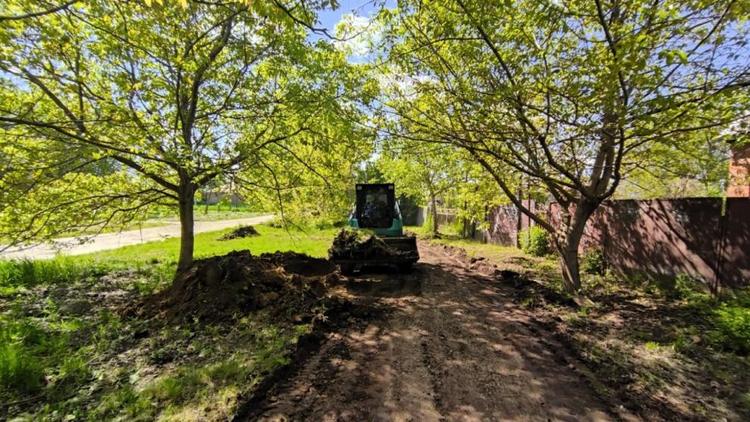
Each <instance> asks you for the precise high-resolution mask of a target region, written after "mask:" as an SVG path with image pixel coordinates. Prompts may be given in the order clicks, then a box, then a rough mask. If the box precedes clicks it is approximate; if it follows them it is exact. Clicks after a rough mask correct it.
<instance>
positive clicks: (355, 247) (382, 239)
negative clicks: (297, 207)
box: [328, 183, 419, 274]
mask: <svg viewBox="0 0 750 422" xmlns="http://www.w3.org/2000/svg"><path fill="white" fill-rule="evenodd" d="M355 192H356V201H355V204H354V208H353V209H352V212H351V214H350V215H349V230H342V231H341V233H339V234H338V236H337V237H336V239H334V242H333V246H331V249H330V250H329V251H328V254H329V258H330V259H331V261H332V262H334V263H335V264H338V265H339V268H340V269H341V272H342V273H344V274H351V273H354V272H355V271H358V270H361V269H362V268H363V267H367V266H389V267H396V268H397V269H398V270H400V271H408V270H410V269H411V267H412V265H413V264H414V263H415V262H417V261H418V260H419V252H418V251H417V239H416V237H415V236H413V235H411V236H409V235H404V224H403V219H402V217H401V210H400V209H399V206H398V202H397V201H396V192H395V187H394V185H393V183H378V184H372V183H369V184H364V183H361V184H357V185H356V190H355ZM363 234H366V235H369V236H363Z"/></svg>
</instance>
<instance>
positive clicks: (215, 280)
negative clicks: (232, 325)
mask: <svg viewBox="0 0 750 422" xmlns="http://www.w3.org/2000/svg"><path fill="white" fill-rule="evenodd" d="M334 270H335V267H334V266H333V265H332V264H331V263H330V262H328V261H326V260H324V259H317V258H311V257H309V256H306V255H302V254H297V253H294V252H276V253H273V254H263V255H260V256H253V255H251V254H250V252H249V251H235V252H231V253H229V254H227V255H224V256H217V257H212V258H207V259H200V260H197V261H195V262H194V263H193V265H192V266H191V267H190V268H189V269H188V270H187V271H184V272H183V273H182V274H180V275H178V276H177V278H176V279H175V281H174V282H173V284H172V286H170V287H169V288H168V289H166V290H165V291H162V292H160V293H157V294H156V295H154V296H153V297H151V298H150V299H149V300H147V302H146V303H145V304H144V306H143V307H142V310H143V311H145V312H149V313H153V314H158V315H161V316H165V317H166V318H168V319H190V320H194V319H198V320H201V321H209V320H213V321H216V320H224V319H234V318H237V317H241V316H243V315H246V314H247V313H249V312H252V311H257V310H261V309H267V310H268V311H269V312H270V313H271V314H272V315H278V316H280V317H291V318H292V319H300V318H302V319H305V318H308V317H309V316H310V315H311V310H312V308H314V307H315V306H316V305H317V304H318V303H319V302H320V301H321V300H322V299H324V298H325V296H326V293H327V290H328V286H329V285H330V284H334V283H335V282H336V281H337V276H336V275H335V273H334Z"/></svg>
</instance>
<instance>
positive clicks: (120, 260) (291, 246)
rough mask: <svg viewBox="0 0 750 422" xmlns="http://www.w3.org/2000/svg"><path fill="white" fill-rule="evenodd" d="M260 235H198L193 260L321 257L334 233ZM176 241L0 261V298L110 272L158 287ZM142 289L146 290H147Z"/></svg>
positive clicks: (269, 231) (270, 231)
mask: <svg viewBox="0 0 750 422" xmlns="http://www.w3.org/2000/svg"><path fill="white" fill-rule="evenodd" d="M257 229H258V231H259V232H260V233H261V236H256V237H250V238H244V239H233V240H219V238H220V237H221V236H222V235H223V234H225V233H227V232H229V231H230V230H231V229H226V230H222V231H217V232H207V233H201V234H198V235H196V236H195V256H196V258H204V257H210V256H216V255H224V254H226V253H228V252H231V251H234V250H244V249H248V250H250V251H251V252H252V253H254V254H261V253H264V252H275V251H279V250H280V251H287V250H293V251H297V252H300V253H305V254H308V255H310V256H315V257H325V256H326V255H327V252H328V248H329V247H330V244H331V241H332V240H333V237H334V236H335V233H336V229H323V230H310V231H306V232H303V231H300V230H297V229H295V230H290V231H289V232H287V231H286V230H284V229H280V228H274V227H270V226H268V225H259V226H257ZM179 247H180V241H179V239H178V238H169V239H165V240H161V241H155V242H147V243H142V244H138V245H130V246H125V247H122V248H119V249H112V250H107V251H102V252H96V253H92V254H86V255H77V256H58V257H55V258H52V259H44V260H0V297H1V296H4V295H5V296H7V295H9V294H13V293H14V292H15V291H16V290H17V289H22V288H29V287H33V286H38V285H55V284H64V283H72V282H79V281H82V280H88V279H91V278H95V277H100V276H102V275H105V274H107V273H110V272H113V271H126V270H127V271H135V272H136V273H139V274H141V276H142V277H141V278H142V279H149V280H151V281H154V280H155V281H156V283H155V284H156V285H161V284H163V283H165V282H168V280H169V279H171V276H172V272H173V271H174V267H175V265H176V263H177V257H178V253H179ZM143 288H145V289H148V287H147V286H145V285H144V286H143Z"/></svg>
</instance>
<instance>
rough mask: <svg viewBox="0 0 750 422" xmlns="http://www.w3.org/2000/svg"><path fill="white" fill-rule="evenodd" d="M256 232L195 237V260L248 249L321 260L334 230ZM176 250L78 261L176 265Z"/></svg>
mask: <svg viewBox="0 0 750 422" xmlns="http://www.w3.org/2000/svg"><path fill="white" fill-rule="evenodd" d="M256 228H257V230H258V231H259V232H260V234H261V235H260V236H255V237H248V238H243V239H233V240H219V238H220V237H221V236H222V235H223V234H225V233H227V232H229V231H231V229H227V230H222V231H218V232H208V233H201V234H198V235H196V236H195V257H196V258H202V257H209V256H216V255H224V254H226V253H228V252H231V251H235V250H243V249H248V250H250V252H252V253H253V254H261V253H264V252H275V251H287V250H293V251H296V252H300V253H304V254H307V255H310V256H315V257H324V256H326V255H327V253H328V248H329V247H330V245H331V241H332V240H333V237H334V236H335V234H336V230H335V229H327V230H311V231H308V232H302V231H300V230H290V231H289V232H287V231H286V230H284V229H280V228H274V227H270V226H268V225H259V226H257V227H256ZM179 248H180V240H179V239H178V238H170V239H165V240H162V241H157V242H148V243H143V244H140V245H131V246H125V247H122V248H119V249H113V250H109V251H102V252H97V253H93V254H88V255H81V256H80V258H81V259H90V260H93V261H94V262H113V261H114V262H118V261H125V262H129V263H150V262H168V263H176V262H177V255H178V253H179Z"/></svg>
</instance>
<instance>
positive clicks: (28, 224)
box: [0, 1, 366, 269]
mask: <svg viewBox="0 0 750 422" xmlns="http://www.w3.org/2000/svg"><path fill="white" fill-rule="evenodd" d="M150 3H151V2H145V3H140V2H132V3H127V4H125V3H121V2H109V1H97V2H85V4H84V3H83V2H81V3H65V5H64V7H60V8H54V10H52V9H49V10H52V11H51V12H49V13H39V14H37V13H34V12H21V13H20V14H19V15H17V16H22V18H19V19H11V20H8V22H7V23H4V27H3V29H2V30H0V41H2V45H3V47H2V48H0V130H2V138H1V139H2V141H0V142H2V143H3V147H4V148H5V149H8V151H9V153H10V154H11V155H16V158H17V159H16V160H15V163H14V165H13V166H12V168H6V169H5V171H6V174H5V175H4V176H3V184H4V187H6V188H8V189H9V191H13V192H16V193H17V195H16V196H14V197H13V198H15V200H18V199H20V198H23V199H24V201H25V203H26V205H28V206H26V207H5V208H4V209H3V210H4V211H7V212H6V214H5V215H0V224H3V227H2V229H3V231H4V233H3V235H2V236H0V237H4V238H10V239H12V240H13V241H14V242H20V241H28V240H33V239H38V238H42V237H44V236H51V235H53V234H56V233H59V232H61V231H66V230H68V229H70V228H71V227H72V228H79V227H80V226H82V225H83V226H91V225H97V224H108V223H110V222H112V221H113V219H116V218H125V217H123V216H131V217H132V215H133V214H134V213H137V212H139V211H142V210H143V209H144V208H145V207H148V206H151V205H153V204H168V205H172V206H175V205H176V206H177V207H178V209H179V215H180V223H181V228H182V229H181V243H180V255H179V261H178V269H184V268H186V267H187V266H189V265H190V264H191V262H192V259H193V250H194V236H193V205H194V199H195V192H196V191H197V190H199V189H200V188H201V187H203V186H205V185H206V184H208V183H210V182H211V181H212V180H214V179H215V178H217V177H221V176H222V175H225V174H227V173H230V172H231V173H236V172H239V171H242V170H243V169H249V168H258V167H264V165H265V164H264V162H263V160H264V157H268V156H271V155H273V154H274V152H276V153H280V152H282V151H284V152H286V151H289V150H290V148H291V146H293V145H294V143H295V142H298V141H299V140H300V139H301V138H302V137H303V135H305V134H309V133H312V131H313V130H316V129H318V128H317V127H316V125H326V127H334V128H335V127H339V126H336V125H335V124H332V123H331V122H334V121H336V120H337V119H340V118H342V117H341V116H340V115H339V114H338V113H337V111H338V110H339V108H338V107H334V106H335V105H336V104H337V103H338V101H339V100H340V98H341V97H343V96H345V95H356V93H358V92H361V91H362V90H364V89H366V84H363V83H362V81H361V80H360V76H361V75H359V74H357V72H350V71H349V68H348V67H347V65H346V62H345V61H344V60H342V59H341V57H342V54H341V53H340V52H338V51H336V50H335V49H334V48H333V47H332V46H331V45H329V44H328V43H324V42H319V43H316V44H315V45H311V44H310V42H309V41H308V40H307V29H306V27H310V28H311V29H312V30H315V28H313V27H312V26H310V25H307V24H306V22H309V21H310V19H312V18H314V11H313V10H310V9H308V8H305V7H304V6H305V5H306V4H307V3H305V4H298V5H296V6H294V7H291V6H289V7H287V6H285V5H284V4H283V3H281V2H277V1H273V2H228V3H222V2H219V3H210V2H176V3H172V2H164V4H163V5H159V4H156V2H155V3H154V4H153V5H152V4H150ZM179 3H182V4H181V5H180V4H179ZM313 4H314V5H317V6H320V5H330V4H331V2H328V1H323V2H314V3H313ZM45 10H47V9H45ZM301 23H302V24H304V25H300V24H301ZM331 63H335V66H332V65H331ZM305 139H307V140H308V141H310V140H312V141H314V138H310V137H307V138H305ZM24 157H25V158H24ZM102 163H106V165H107V167H109V168H110V174H109V175H107V176H106V177H105V178H99V179H96V178H94V177H93V173H91V169H92V168H94V167H95V166H97V165H101V164H102ZM82 174H87V175H88V176H87V177H85V179H86V180H88V183H93V184H96V185H97V186H93V185H90V186H88V187H85V184H81V186H78V184H77V183H78V181H80V180H81V175H82ZM31 177H33V178H35V179H38V181H37V180H35V181H33V182H31V183H28V180H29V179H30V178H31ZM14 181H15V182H14ZM13 198H10V197H7V198H6V201H10V200H14V199H13ZM32 198H33V199H34V200H33V201H32ZM7 203H8V202H6V204H7ZM29 207H33V208H35V209H28V208H29ZM22 210H25V211H28V212H21V211H22ZM94 211H95V212H94ZM61 215H63V216H66V215H67V216H69V215H75V216H76V217H78V220H73V219H71V218H66V217H63V216H61ZM131 217H129V218H131ZM81 221H83V222H81ZM56 225H57V226H58V227H56V228H54V229H49V228H50V227H55V226H56ZM63 226H65V227H63Z"/></svg>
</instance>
